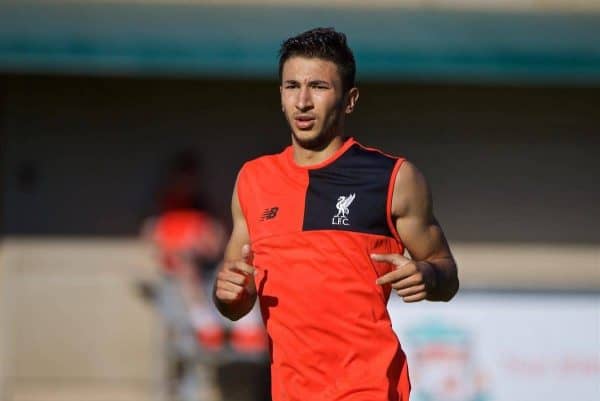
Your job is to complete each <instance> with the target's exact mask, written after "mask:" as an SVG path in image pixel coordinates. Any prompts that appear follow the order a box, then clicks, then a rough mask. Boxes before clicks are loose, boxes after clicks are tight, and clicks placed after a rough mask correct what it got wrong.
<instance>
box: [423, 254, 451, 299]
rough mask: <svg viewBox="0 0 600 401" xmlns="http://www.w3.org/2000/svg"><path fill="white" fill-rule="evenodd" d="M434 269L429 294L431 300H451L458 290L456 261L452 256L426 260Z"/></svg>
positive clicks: (428, 297)
mask: <svg viewBox="0 0 600 401" xmlns="http://www.w3.org/2000/svg"><path fill="white" fill-rule="evenodd" d="M424 262H425V263H427V264H428V265H429V266H430V267H431V269H432V271H433V274H432V276H433V277H432V281H433V282H432V283H431V284H430V288H429V291H427V292H428V294H427V300H429V301H445V302H447V301H450V300H451V299H452V298H453V297H454V295H455V294H456V292H457V291H458V287H459V283H458V272H457V268H456V262H455V261H454V259H453V258H452V257H451V256H448V257H443V258H431V259H427V260H425V261H424Z"/></svg>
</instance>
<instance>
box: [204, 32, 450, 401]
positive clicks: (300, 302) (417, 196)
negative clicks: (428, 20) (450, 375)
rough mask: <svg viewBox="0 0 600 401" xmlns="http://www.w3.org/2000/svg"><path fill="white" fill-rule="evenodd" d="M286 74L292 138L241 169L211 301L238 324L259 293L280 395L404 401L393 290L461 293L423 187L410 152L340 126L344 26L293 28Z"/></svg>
mask: <svg viewBox="0 0 600 401" xmlns="http://www.w3.org/2000/svg"><path fill="white" fill-rule="evenodd" d="M279 73H280V79H281V86H280V91H281V105H282V111H283V113H284V115H285V117H286V119H287V122H288V123H289V125H290V128H291V131H292V132H291V142H292V144H291V146H289V147H287V148H286V149H285V150H284V151H283V152H282V153H279V154H276V155H269V156H263V157H259V158H257V159H254V160H252V161H249V162H247V163H246V164H244V166H243V167H242V169H241V170H240V172H239V175H238V178H237V182H236V184H235V188H234V193H233V197H232V214H233V224H234V227H233V232H232V235H231V237H230V239H229V242H228V245H227V247H226V251H225V258H224V262H223V264H222V266H221V267H220V271H219V273H218V275H217V280H216V282H215V287H214V292H213V298H214V301H215V304H216V305H217V307H218V309H219V311H220V312H221V313H222V314H223V315H224V316H226V317H228V318H230V319H233V320H236V319H239V318H241V317H242V316H244V315H246V314H247V313H248V312H249V311H250V310H252V308H253V305H254V303H255V301H256V299H257V297H258V299H259V301H260V306H261V311H262V314H263V318H264V320H265V324H266V327H267V331H268V335H269V339H270V348H271V376H272V377H271V381H272V397H273V400H274V401H282V400H286V401H300V400H394V401H399V400H402V401H407V400H408V398H409V393H410V382H409V378H408V367H407V362H406V357H405V355H404V352H403V351H402V349H401V347H400V344H399V341H398V339H397V337H396V335H395V334H394V332H393V330H392V327H391V322H390V318H389V315H388V313H387V310H386V303H387V300H388V299H389V296H390V293H391V291H392V290H394V291H396V292H397V294H398V295H399V296H401V297H402V298H403V300H404V301H406V302H417V301H422V300H425V299H427V300H431V301H448V300H450V299H451V298H452V297H453V296H454V295H455V293H456V292H457V290H458V278H457V269H456V264H455V262H454V259H453V257H452V254H451V252H450V249H449V247H448V244H447V242H446V239H445V237H444V234H443V232H442V229H441V227H440V225H439V224H438V222H437V220H436V219H435V217H434V215H433V212H432V200H431V194H430V191H429V188H428V185H427V183H426V181H425V179H424V177H423V176H422V175H421V173H420V172H419V171H418V170H417V169H416V167H415V166H414V165H412V164H411V163H409V162H407V161H405V160H404V159H403V158H397V157H393V156H389V155H387V154H385V153H382V152H380V151H378V150H376V149H372V148H367V147H364V146H362V145H360V144H359V143H358V142H356V141H355V140H354V139H352V138H348V137H345V136H344V120H345V116H346V114H350V113H351V112H352V111H353V110H354V108H355V106H356V102H357V101H358V95H359V93H358V89H357V88H356V86H355V83H354V76H355V62H354V56H353V54H352V51H351V50H350V48H349V47H348V45H347V43H346V37H345V35H344V34H342V33H339V32H336V31H335V30H333V29H331V28H317V29H313V30H310V31H307V32H304V33H302V34H300V35H298V36H296V37H292V38H289V39H288V40H286V41H285V42H284V43H283V45H282V48H281V50H280V62H279ZM404 250H407V251H408V252H409V253H410V255H411V257H412V259H409V258H406V257H404V256H403V253H404Z"/></svg>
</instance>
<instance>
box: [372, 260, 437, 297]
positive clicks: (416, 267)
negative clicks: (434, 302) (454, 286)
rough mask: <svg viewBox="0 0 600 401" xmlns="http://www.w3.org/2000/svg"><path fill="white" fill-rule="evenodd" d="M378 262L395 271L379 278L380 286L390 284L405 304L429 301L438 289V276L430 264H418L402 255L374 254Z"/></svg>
mask: <svg viewBox="0 0 600 401" xmlns="http://www.w3.org/2000/svg"><path fill="white" fill-rule="evenodd" d="M371 259H373V260H374V261H376V262H387V263H391V264H392V265H394V266H395V269H394V270H392V271H391V272H389V273H386V274H384V275H383V276H381V277H379V278H378V279H377V281H376V283H377V284H378V285H385V284H390V285H391V286H392V288H393V289H394V290H395V291H396V293H397V294H398V295H399V296H401V297H402V299H403V300H404V302H417V301H422V300H424V299H427V298H428V297H429V295H430V294H431V292H432V291H433V289H434V288H435V287H436V275H435V270H434V268H433V266H432V265H431V264H430V263H428V262H416V261H414V260H411V259H408V258H406V257H404V256H403V255H400V254H395V253H390V254H383V255H382V254H372V255H371Z"/></svg>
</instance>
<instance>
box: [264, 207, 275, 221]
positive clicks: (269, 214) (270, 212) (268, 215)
mask: <svg viewBox="0 0 600 401" xmlns="http://www.w3.org/2000/svg"><path fill="white" fill-rule="evenodd" d="M278 211H279V208H278V207H277V206H275V207H272V208H266V209H265V211H264V212H263V213H262V215H261V217H260V221H265V220H271V219H274V218H275V216H277V212H278Z"/></svg>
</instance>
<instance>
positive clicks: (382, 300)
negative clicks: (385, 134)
mask: <svg viewBox="0 0 600 401" xmlns="http://www.w3.org/2000/svg"><path fill="white" fill-rule="evenodd" d="M402 162H403V159H400V158H395V157H392V156H388V155H386V154H384V153H382V152H380V151H378V150H375V149H370V148H365V147H363V146H362V145H360V144H358V143H357V142H356V141H355V140H354V139H352V138H350V139H347V140H346V141H345V142H344V144H343V146H342V147H341V148H340V149H339V150H338V151H337V152H336V153H335V154H334V155H333V156H332V157H330V158H329V159H328V160H326V161H325V162H323V163H320V164H318V165H315V166H310V167H300V166H298V165H297V164H296V163H295V162H294V160H293V150H292V147H291V146H290V147H288V148H286V149H285V150H284V151H283V152H282V153H280V154H277V155H270V156H263V157H260V158H257V159H255V160H252V161H250V162H247V163H246V164H244V166H243V167H242V169H241V171H240V174H239V178H238V184H237V190H238V197H239V201H240V204H241V208H242V211H243V213H244V216H245V218H246V222H247V225H248V231H249V233H250V239H251V246H252V251H253V253H254V259H253V264H254V266H255V267H256V269H257V274H256V276H255V280H256V288H257V289H258V295H259V301H260V307H261V312H262V315H263V318H264V321H265V325H266V328H267V332H268V334H269V340H270V347H271V381H272V397H273V400H274V401H388V400H389V401H407V400H408V396H409V392H410V383H409V379H408V370H407V364H406V358H405V355H404V353H403V351H402V349H401V348H400V344H399V342H398V339H397V337H396V335H395V334H394V332H393V331H392V326H391V322H390V318H389V315H388V313H387V309H386V303H387V301H388V299H389V296H390V291H391V288H390V287H389V286H385V287H381V286H378V285H377V284H376V283H375V280H376V279H377V277H378V276H381V275H382V274H385V273H387V272H388V271H390V269H391V266H390V265H389V264H385V263H376V262H373V261H372V260H371V259H370V257H369V255H370V254H371V253H402V251H403V249H404V248H403V245H402V243H401V241H400V238H399V236H398V234H397V233H396V230H395V228H394V227H393V223H392V219H391V215H390V205H391V198H392V191H393V183H394V179H395V176H396V172H397V171H398V169H399V168H400V165H401V164H402Z"/></svg>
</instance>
